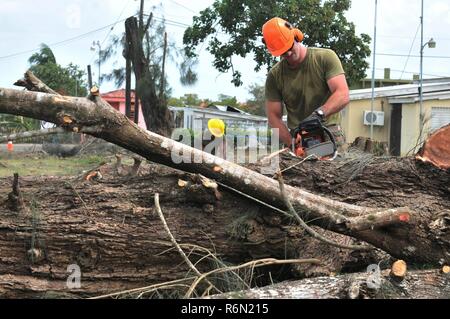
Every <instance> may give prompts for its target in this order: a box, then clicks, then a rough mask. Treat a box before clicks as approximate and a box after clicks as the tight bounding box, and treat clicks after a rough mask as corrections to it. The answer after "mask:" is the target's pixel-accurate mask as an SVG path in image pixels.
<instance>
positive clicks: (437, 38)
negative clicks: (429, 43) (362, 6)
mask: <svg viewBox="0 0 450 319" xmlns="http://www.w3.org/2000/svg"><path fill="white" fill-rule="evenodd" d="M378 37H380V38H394V39H412V37H410V36H404V35H379V36H378ZM424 37H425V38H427V37H426V36H424ZM428 38H431V37H428ZM433 39H436V40H439V41H450V38H447V37H439V36H437V37H436V36H433Z"/></svg>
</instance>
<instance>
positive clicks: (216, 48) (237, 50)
mask: <svg viewBox="0 0 450 319" xmlns="http://www.w3.org/2000/svg"><path fill="white" fill-rule="evenodd" d="M350 3H351V1H350V0H325V1H322V0H303V1H298V0H286V1H273V0H215V1H214V3H213V4H212V6H210V7H208V8H206V9H205V10H203V11H202V12H200V15H199V16H195V17H194V21H193V25H192V26H190V27H189V28H187V29H186V31H185V33H184V38H183V42H184V45H185V52H186V55H187V56H189V57H196V56H197V47H198V46H199V45H200V44H201V43H203V42H206V41H208V46H207V50H208V51H209V52H210V53H211V54H212V55H213V56H214V61H213V65H214V67H215V68H216V69H217V70H219V71H220V72H228V71H229V70H231V71H232V73H233V80H232V82H233V83H234V84H235V85H236V86H239V85H242V81H241V79H240V77H241V73H240V72H239V71H238V70H236V69H235V68H234V66H233V61H232V58H233V56H241V57H245V56H247V55H250V56H253V57H254V59H255V61H256V67H255V71H259V70H260V69H261V68H262V67H263V66H265V67H267V69H269V68H270V67H271V66H272V65H273V64H274V63H275V62H276V60H275V58H274V57H272V56H271V55H270V54H269V53H268V51H267V50H266V48H265V46H264V44H263V43H262V41H261V40H262V33H261V28H262V25H263V24H264V23H265V22H266V21H267V20H269V19H270V18H272V17H275V16H279V17H282V18H284V19H286V20H288V21H289V22H291V23H292V24H293V25H295V26H296V27H298V28H299V29H300V30H302V31H303V32H304V33H305V39H304V41H303V42H304V44H305V45H307V46H310V47H326V48H331V49H333V50H334V51H335V52H336V53H337V55H338V56H339V57H340V59H341V61H342V63H343V66H344V69H345V71H346V75H347V79H348V81H349V82H350V83H353V82H356V81H358V80H359V79H361V78H364V76H365V70H366V69H367V67H368V64H367V62H366V61H365V59H366V58H367V57H368V56H369V55H370V49H369V46H368V44H369V42H370V37H369V36H368V35H367V34H361V35H360V36H357V35H356V34H355V26H354V24H353V23H351V22H349V21H347V19H346V18H345V16H344V13H345V11H347V10H348V9H349V8H350Z"/></svg>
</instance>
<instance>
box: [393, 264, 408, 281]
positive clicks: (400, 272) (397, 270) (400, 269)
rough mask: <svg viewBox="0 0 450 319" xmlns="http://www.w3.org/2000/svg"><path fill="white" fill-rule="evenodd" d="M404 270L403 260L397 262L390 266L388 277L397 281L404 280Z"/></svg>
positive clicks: (405, 268) (405, 267)
mask: <svg viewBox="0 0 450 319" xmlns="http://www.w3.org/2000/svg"><path fill="white" fill-rule="evenodd" d="M406 270H407V266H406V262H405V261H403V260H397V261H396V262H395V263H394V264H393V265H392V268H391V273H390V275H391V276H392V277H394V278H397V279H403V278H405V275H406Z"/></svg>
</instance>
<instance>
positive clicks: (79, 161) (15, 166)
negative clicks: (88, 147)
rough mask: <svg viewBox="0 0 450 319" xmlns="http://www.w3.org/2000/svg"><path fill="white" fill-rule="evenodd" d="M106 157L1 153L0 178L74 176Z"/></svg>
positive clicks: (94, 165)
mask: <svg viewBox="0 0 450 319" xmlns="http://www.w3.org/2000/svg"><path fill="white" fill-rule="evenodd" d="M102 161H104V158H103V157H102V156H98V155H81V156H76V157H69V158H58V157H56V156H44V155H12V156H11V157H10V156H8V154H0V178H1V177H10V176H12V175H13V173H19V176H66V175H68V176H73V175H78V174H81V173H82V172H83V171H86V170H89V169H92V168H94V167H96V166H97V165H99V164H100V163H101V162H102Z"/></svg>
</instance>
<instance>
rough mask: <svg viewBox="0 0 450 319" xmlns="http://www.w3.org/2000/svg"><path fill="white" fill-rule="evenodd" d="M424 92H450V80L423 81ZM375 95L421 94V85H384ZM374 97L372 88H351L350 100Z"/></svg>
mask: <svg viewBox="0 0 450 319" xmlns="http://www.w3.org/2000/svg"><path fill="white" fill-rule="evenodd" d="M422 89H423V93H424V95H425V93H431V92H447V93H449V92H450V82H440V83H423V85H422ZM374 93H375V97H376V98H378V97H400V96H408V95H413V96H414V95H415V96H419V85H418V84H405V85H395V86H384V87H380V88H375V90H374ZM371 97H372V89H361V90H351V91H350V100H364V99H370V98H371Z"/></svg>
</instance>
